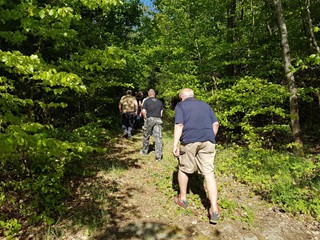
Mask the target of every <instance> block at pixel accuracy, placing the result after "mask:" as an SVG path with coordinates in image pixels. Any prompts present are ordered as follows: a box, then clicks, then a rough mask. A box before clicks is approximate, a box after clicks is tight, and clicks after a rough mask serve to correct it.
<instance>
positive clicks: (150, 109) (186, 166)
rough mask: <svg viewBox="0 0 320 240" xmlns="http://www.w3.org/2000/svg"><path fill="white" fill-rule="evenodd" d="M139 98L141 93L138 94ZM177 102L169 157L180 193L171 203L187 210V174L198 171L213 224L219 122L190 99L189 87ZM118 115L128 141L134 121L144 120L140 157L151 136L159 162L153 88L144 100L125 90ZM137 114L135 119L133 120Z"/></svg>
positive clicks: (159, 110)
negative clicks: (175, 167) (173, 161)
mask: <svg viewBox="0 0 320 240" xmlns="http://www.w3.org/2000/svg"><path fill="white" fill-rule="evenodd" d="M140 96H141V94H140ZM179 99H180V102H179V103H178V104H177V105H176V107H175V122H174V139H173V150H172V153H173V155H174V156H175V157H176V158H177V159H178V183H179V190H180V193H179V194H178V195H177V196H176V197H175V198H174V202H175V203H176V204H178V205H179V206H181V207H183V208H187V207H188V201H187V186H188V180H189V175H190V174H192V173H194V172H198V173H200V174H202V175H203V176H204V178H205V181H206V188H207V191H208V198H209V200H210V207H209V208H208V217H209V221H210V223H212V224H216V223H217V221H218V218H219V216H220V210H219V207H218V203H217V198H218V197H217V196H218V190H217V183H216V179H215V175H214V158H215V153H216V151H215V145H216V139H215V138H216V135H217V133H218V128H219V122H218V119H217V117H216V115H215V113H214V111H213V110H212V108H211V107H210V106H209V105H208V104H207V103H205V102H203V101H201V100H198V99H196V98H195V97H194V92H193V90H192V89H190V88H185V89H182V90H181V91H180V93H179ZM119 111H120V113H121V116H122V129H123V131H124V134H125V135H126V136H127V137H128V138H130V137H131V133H132V129H133V128H134V122H135V119H138V121H139V119H140V118H142V119H144V124H143V127H142V129H143V141H142V149H141V150H140V154H141V155H144V156H146V155H147V154H148V151H149V140H150V137H151V136H154V140H155V158H156V160H157V161H161V160H162V158H163V154H162V147H163V146H162V119H161V118H162V115H163V103H162V102H161V101H160V100H159V99H157V98H156V93H155V91H154V90H153V89H150V90H149V91H148V97H147V98H145V99H143V100H142V98H141V97H140V99H139V98H138V99H137V98H136V97H134V96H132V91H131V90H128V91H127V92H126V95H125V96H123V97H122V98H121V100H120V102H119ZM138 115H139V117H137V116H138Z"/></svg>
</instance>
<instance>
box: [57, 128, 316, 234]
mask: <svg viewBox="0 0 320 240" xmlns="http://www.w3.org/2000/svg"><path fill="white" fill-rule="evenodd" d="M141 139H142V135H141V133H138V134H136V135H134V136H133V137H132V138H131V139H123V138H119V139H118V140H117V142H116V143H115V145H114V146H113V148H112V150H111V152H110V154H109V157H108V159H106V160H102V161H108V162H109V163H110V162H113V163H114V164H115V165H116V166H117V167H119V166H122V167H123V168H126V170H125V171H117V170H116V169H117V167H116V166H115V165H114V171H112V172H111V171H110V172H109V173H108V172H106V171H100V172H98V173H97V177H96V178H95V180H94V182H92V180H89V182H88V183H84V185H82V190H79V194H80V195H81V196H83V198H85V196H86V194H85V191H87V190H85V186H89V185H90V186H91V189H92V185H95V189H96V191H100V192H103V191H104V195H102V196H100V199H99V200H95V203H94V204H89V205H88V204H87V205H86V207H83V208H86V209H87V210H86V211H85V212H86V214H88V216H89V215H90V214H91V217H89V218H91V219H87V220H83V222H84V221H87V222H90V221H91V222H94V221H101V224H100V225H99V227H98V228H96V229H95V230H94V231H91V232H90V231H88V230H86V231H84V230H83V229H78V230H75V229H73V230H72V232H70V231H69V232H68V234H67V235H64V233H61V234H62V235H64V236H65V237H62V238H59V239H68V240H71V239H92V240H93V239H95V240H104V239H108V240H116V239H117V240H118V239H130V240H135V239H157V240H160V239H172V240H175V239H195V240H207V239H208V240H209V239H221V240H222V239H223V240H227V239H241V240H258V239H266V240H267V239H270V240H300V239H301V240H306V239H312V240H319V239H320V225H319V223H317V222H315V221H314V220H312V219H310V218H309V219H308V218H306V217H303V216H300V217H293V216H291V215H289V214H286V213H283V212H282V211H280V210H279V209H278V208H277V207H275V206H272V205H270V204H268V203H266V202H264V201H263V200H261V198H260V197H259V196H256V195H254V194H252V193H251V192H250V189H249V187H248V186H246V185H243V184H240V183H237V182H235V181H234V179H233V178H232V177H226V176H222V175H221V176H220V175H218V176H217V181H218V185H219V201H222V200H221V199H225V200H224V205H225V204H226V203H229V205H228V207H225V206H222V205H220V208H221V219H220V221H219V223H218V224H217V225H211V224H209V221H208V218H207V217H206V216H207V211H206V207H207V204H208V203H207V200H206V198H205V189H204V188H203V189H201V188H202V187H201V186H199V184H198V185H195V186H194V187H193V186H192V184H193V183H192V179H190V181H189V184H190V185H191V187H190V188H191V189H193V193H190V194H188V196H190V199H189V207H188V208H187V209H186V210H185V209H182V208H181V207H179V206H177V205H175V204H174V202H173V199H174V195H175V194H176V191H177V189H178V186H177V181H176V178H175V177H176V173H177V172H176V167H175V166H176V160H175V159H174V158H173V156H172V155H171V145H172V143H171V142H164V158H163V160H162V161H161V162H156V161H155V159H154V152H153V151H151V152H150V153H149V155H148V156H146V157H143V156H140V154H139V150H140V147H141V144H142V140H141ZM165 139H170V138H164V141H169V140H165ZM151 143H152V141H151ZM218 158H219V153H217V159H216V162H217V164H218V162H219V161H222V159H221V160H218ZM109 168H110V165H109ZM198 179H199V178H198ZM200 185H201V184H200ZM80 187H81V186H80ZM90 191H91V193H92V190H90ZM100 194H101V193H100ZM192 196H193V197H192ZM197 199H200V201H198V200H197ZM84 202H86V201H84ZM232 203H235V204H233V205H232ZM88 206H89V207H88ZM90 206H91V208H90ZM79 207H80V208H81V206H78V208H77V209H78V210H79ZM230 209H233V210H230ZM81 214H82V217H79V215H78V219H79V218H82V219H84V218H85V217H83V216H84V215H83V214H84V212H82V213H81ZM75 216H77V214H75ZM88 216H87V218H88ZM93 216H95V217H96V218H97V219H95V220H93ZM98 217H100V218H99V219H98Z"/></svg>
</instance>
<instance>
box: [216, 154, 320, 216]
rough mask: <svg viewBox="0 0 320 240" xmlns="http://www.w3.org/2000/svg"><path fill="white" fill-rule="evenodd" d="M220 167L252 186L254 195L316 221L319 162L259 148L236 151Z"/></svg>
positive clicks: (319, 180)
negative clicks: (310, 216)
mask: <svg viewBox="0 0 320 240" xmlns="http://www.w3.org/2000/svg"><path fill="white" fill-rule="evenodd" d="M219 164H220V163H219ZM219 164H218V166H219ZM221 164H222V166H221V167H219V168H221V169H223V170H224V171H225V172H226V173H233V174H234V175H235V176H236V178H237V179H238V180H240V181H242V182H245V183H248V184H249V185H251V186H252V187H253V189H254V191H255V192H256V193H257V194H260V195H262V196H263V197H264V198H265V199H266V200H268V201H271V202H273V203H276V204H279V205H280V206H281V207H282V208H283V209H284V210H285V211H288V212H292V213H296V214H298V213H305V214H311V215H312V216H314V217H316V218H318V219H319V216H320V214H319V213H320V212H319V210H320V197H319V196H320V190H319V183H320V178H319V172H320V164H319V159H316V160H312V159H308V158H299V157H296V156H293V155H292V154H288V153H277V152H275V151H270V150H263V149H260V148H259V149H247V148H239V149H238V150H237V156H236V157H234V158H229V159H228V158H227V159H226V161H223V162H221Z"/></svg>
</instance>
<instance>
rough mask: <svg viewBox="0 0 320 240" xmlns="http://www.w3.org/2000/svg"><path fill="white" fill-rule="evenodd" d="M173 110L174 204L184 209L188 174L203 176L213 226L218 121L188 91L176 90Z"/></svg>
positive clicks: (204, 105)
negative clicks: (176, 170)
mask: <svg viewBox="0 0 320 240" xmlns="http://www.w3.org/2000/svg"><path fill="white" fill-rule="evenodd" d="M179 98H180V100H181V102H179V103H178V104H177V105H176V107H175V125H174V142H173V155H174V156H175V157H177V158H178V162H179V163H178V164H179V165H178V168H179V170H178V182H179V190H180V194H179V195H178V196H176V197H175V199H174V202H175V203H176V204H178V205H179V206H181V207H183V208H187V206H188V201H187V186H188V180H189V176H188V175H189V174H192V173H194V172H196V171H197V172H198V173H200V174H202V175H203V176H204V177H205V181H206V188H207V191H208V198H209V200H210V207H209V209H208V217H209V221H210V223H212V224H216V223H217V221H218V218H219V216H220V210H219V207H218V203H217V199H218V190H217V183H216V179H215V175H214V157H215V153H216V151H215V144H216V140H215V137H216V135H217V133H218V128H219V122H218V119H217V117H216V115H215V113H214V111H213V110H212V108H211V107H210V106H209V105H208V104H207V103H205V102H203V101H200V100H197V99H195V98H194V92H193V90H192V89H190V88H185V89H183V90H181V91H180V93H179Z"/></svg>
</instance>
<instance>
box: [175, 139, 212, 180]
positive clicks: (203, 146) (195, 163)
mask: <svg viewBox="0 0 320 240" xmlns="http://www.w3.org/2000/svg"><path fill="white" fill-rule="evenodd" d="M215 147H216V145H215V144H213V143H212V142H210V141H207V142H195V143H188V144H186V145H181V146H180V156H179V169H180V170H181V171H182V172H185V173H194V172H196V171H197V172H198V173H200V174H202V175H208V174H213V171H214V164H213V163H214V157H215V155H216V149H215Z"/></svg>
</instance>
